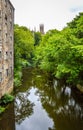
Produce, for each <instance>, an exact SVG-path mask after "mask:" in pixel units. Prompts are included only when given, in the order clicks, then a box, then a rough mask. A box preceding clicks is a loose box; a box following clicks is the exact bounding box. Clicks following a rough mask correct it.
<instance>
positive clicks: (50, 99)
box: [16, 70, 83, 130]
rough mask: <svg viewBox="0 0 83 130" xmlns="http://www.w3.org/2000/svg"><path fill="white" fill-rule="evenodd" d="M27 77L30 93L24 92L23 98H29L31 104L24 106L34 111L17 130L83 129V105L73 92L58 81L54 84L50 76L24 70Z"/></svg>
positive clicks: (27, 115)
mask: <svg viewBox="0 0 83 130" xmlns="http://www.w3.org/2000/svg"><path fill="white" fill-rule="evenodd" d="M25 73H26V74H25ZM28 75H29V76H28ZM23 77H24V79H23V86H25V88H26V89H27V94H25V92H24V94H23V97H24V95H25V97H26V99H27V98H28V102H29V104H28V105H23V106H24V107H26V108H25V111H27V110H28V108H30V110H32V112H31V113H28V114H26V116H25V119H23V120H24V122H23V123H21V125H20V126H17V129H16V130H21V128H22V129H23V130H26V129H29V130H33V129H34V130H74V129H75V130H78V129H80V130H82V129H83V104H82V102H79V100H77V97H76V96H75V94H74V93H73V92H72V91H71V88H69V87H68V86H64V85H63V87H62V86H61V84H60V82H58V81H54V82H51V81H50V80H49V77H48V75H46V74H41V72H39V71H34V70H33V71H26V70H24V76H23ZM23 86H22V87H23ZM23 91H24V90H23ZM24 99H25V98H24ZM17 102H18V103H17V104H20V103H19V101H17ZM20 102H21V101H20ZM25 102H26V101H25ZM22 103H23V101H22ZM31 104H33V105H31ZM17 106H20V105H17ZM21 108H22V109H23V107H21ZM16 109H17V108H16ZM18 113H19V112H18ZM17 115H18V114H16V116H17ZM24 115H25V114H24ZM22 116H23V113H22ZM16 118H17V117H16ZM16 122H18V121H17V120H16ZM26 124H27V125H26Z"/></svg>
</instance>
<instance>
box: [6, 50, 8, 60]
mask: <svg viewBox="0 0 83 130" xmlns="http://www.w3.org/2000/svg"><path fill="white" fill-rule="evenodd" d="M6 59H8V52H7V51H6Z"/></svg>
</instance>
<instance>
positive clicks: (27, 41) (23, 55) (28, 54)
mask: <svg viewBox="0 0 83 130" xmlns="http://www.w3.org/2000/svg"><path fill="white" fill-rule="evenodd" d="M33 49H34V38H33V34H32V33H31V31H30V30H29V29H28V28H26V27H24V26H19V25H15V26H14V59H15V63H14V68H15V69H14V77H15V78H14V83H15V86H20V85H21V78H22V68H23V67H25V66H30V64H31V63H30V62H31V59H32V55H33Z"/></svg>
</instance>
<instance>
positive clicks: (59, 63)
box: [34, 13, 83, 85]
mask: <svg viewBox="0 0 83 130" xmlns="http://www.w3.org/2000/svg"><path fill="white" fill-rule="evenodd" d="M34 60H35V63H36V65H38V66H39V67H40V68H41V69H43V70H45V71H47V72H50V73H51V74H52V75H53V76H55V77H57V78H58V79H64V80H65V81H66V82H67V83H71V84H73V85H76V84H78V83H79V84H83V13H80V14H79V16H76V18H75V19H73V20H72V21H71V22H70V23H68V24H67V27H65V28H64V29H63V30H62V31H57V30H49V31H48V32H47V33H46V34H45V35H44V36H43V38H42V41H41V42H40V44H39V46H37V47H36V50H35V58H34Z"/></svg>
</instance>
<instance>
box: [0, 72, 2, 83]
mask: <svg viewBox="0 0 83 130" xmlns="http://www.w3.org/2000/svg"><path fill="white" fill-rule="evenodd" d="M1 81H2V72H0V82H1Z"/></svg>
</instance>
